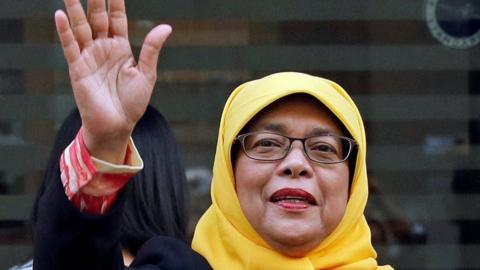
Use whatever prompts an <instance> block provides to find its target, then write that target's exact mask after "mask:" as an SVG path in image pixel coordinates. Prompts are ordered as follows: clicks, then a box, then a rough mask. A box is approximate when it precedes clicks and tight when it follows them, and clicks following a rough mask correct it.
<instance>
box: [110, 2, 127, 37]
mask: <svg viewBox="0 0 480 270" xmlns="http://www.w3.org/2000/svg"><path fill="white" fill-rule="evenodd" d="M108 13H109V14H108V15H109V18H110V21H109V28H110V29H109V30H110V35H111V36H121V37H124V38H128V22H127V13H126V12H125V1H124V0H110V1H109V7H108Z"/></svg>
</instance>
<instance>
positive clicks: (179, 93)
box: [0, 0, 480, 269]
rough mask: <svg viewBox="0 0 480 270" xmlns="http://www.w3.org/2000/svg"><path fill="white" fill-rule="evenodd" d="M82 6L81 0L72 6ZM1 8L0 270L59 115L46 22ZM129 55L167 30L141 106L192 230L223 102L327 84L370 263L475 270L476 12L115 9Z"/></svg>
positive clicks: (478, 200)
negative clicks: (356, 116) (343, 117)
mask: <svg viewBox="0 0 480 270" xmlns="http://www.w3.org/2000/svg"><path fill="white" fill-rule="evenodd" d="M83 2H86V1H83ZM58 8H63V3H62V1H60V0H38V1H36V0H1V1H0V269H5V268H7V267H8V266H11V265H13V264H16V263H20V262H22V261H23V260H24V259H26V258H28V257H29V256H30V255H31V238H30V234H29V230H28V219H29V214H30V208H31V204H32V202H33V198H34V194H35V192H36V189H37V187H38V185H39V183H40V180H41V176H42V173H43V171H42V170H43V167H44V166H45V164H46V159H47V156H48V154H49V149H50V146H51V144H52V142H53V138H54V135H55V133H56V130H57V129H58V127H59V123H60V122H61V121H62V120H63V118H64V117H65V116H66V115H67V114H68V112H69V111H70V110H71V108H73V106H74V101H73V98H72V95H71V90H70V85H69V81H68V71H67V69H66V64H65V61H64V59H63V54H62V51H61V48H60V46H59V43H58V39H57V37H56V33H55V27H54V22H53V13H54V11H55V10H56V9H58ZM127 10H128V15H129V19H130V21H129V28H130V39H131V41H132V43H133V46H134V50H135V51H136V52H138V49H139V48H138V46H139V45H140V44H141V43H142V41H143V37H144V36H145V34H146V33H147V32H148V30H149V29H151V28H152V27H153V26H154V25H156V24H158V23H161V22H165V23H169V24H171V25H172V26H173V28H174V32H173V35H172V36H171V37H170V39H169V41H168V43H167V47H166V48H165V49H164V50H163V51H162V55H161V60H160V67H159V76H158V83H157V84H156V91H155V94H154V97H153V99H152V104H153V105H154V106H155V107H157V108H158V109H159V110H160V111H161V112H162V113H163V114H164V115H165V116H166V118H167V119H168V120H169V123H170V125H171V127H172V128H173V130H174V132H175V136H176V138H177V141H178V143H179V144H180V147H181V151H182V157H183V160H184V163H185V166H186V168H187V176H188V178H189V183H190V186H191V196H192V210H191V213H192V218H193V221H192V228H193V226H194V222H195V221H196V218H198V216H199V215H200V214H201V213H202V212H203V211H204V209H205V208H206V207H208V205H209V184H210V177H211V166H212V161H213V155H214V149H215V143H216V138H217V126H218V122H219V119H220V113H221V111H222V107H223V104H224V102H225V101H226V98H227V97H228V95H229V93H230V92H231V91H232V90H233V89H234V88H235V87H236V86H237V85H238V84H240V83H242V82H244V81H246V80H250V79H253V78H257V77H261V76H264V75H267V74H270V73H273V72H277V71H289V70H294V71H302V72H307V73H311V74H315V75H319V76H324V77H327V78H330V79H332V80H334V81H336V82H338V83H339V84H340V85H342V86H344V88H345V89H347V91H349V92H350V93H351V94H352V96H353V99H354V100H355V102H356V103H357V104H358V106H359V108H360V111H361V112H362V114H363V117H364V120H365V123H366V129H367V140H368V143H369V148H368V168H369V179H370V185H371V189H370V190H371V196H370V199H369V203H368V208H367V213H366V214H367V218H368V220H369V223H370V225H371V228H372V237H373V241H374V244H375V248H376V249H377V251H378V253H379V261H380V263H389V264H392V265H393V266H395V267H396V269H480V256H479V254H480V229H479V228H480V211H479V208H480V147H479V143H480V58H479V56H480V45H478V43H479V42H480V1H477V0H426V1H422V0H363V1H354V0H349V1H346V0H335V1H334V0H322V1H319V0H297V1H287V0H263V1H254V0H243V1H218V0H203V1H195V0H182V1H174V0H168V1H167V0H136V1H133V0H130V1H127Z"/></svg>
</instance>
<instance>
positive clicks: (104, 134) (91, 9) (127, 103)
mask: <svg viewBox="0 0 480 270" xmlns="http://www.w3.org/2000/svg"><path fill="white" fill-rule="evenodd" d="M64 1H65V6H66V9H67V12H68V16H69V18H68V17H67V15H66V14H65V13H64V12H63V11H57V12H56V13H55V23H56V26H57V32H58V34H59V37H60V41H61V42H62V48H63V51H64V55H65V58H66V60H67V63H68V67H69V73H70V79H71V82H72V88H73V94H74V96H75V101H76V103H77V106H78V109H79V111H80V114H81V117H82V125H83V128H84V130H85V131H84V137H85V140H86V143H87V146H89V147H91V148H93V149H96V148H98V146H100V148H102V145H104V144H105V143H108V144H113V146H115V143H116V142H119V143H118V144H120V145H121V144H122V142H123V144H125V141H126V140H127V139H128V136H129V135H130V133H131V132H132V130H133V127H134V126H135V124H136V122H137V121H138V120H139V119H140V117H141V116H142V115H143V113H144V112H145V109H146V107H147V104H148V103H149V100H150V97H151V94H152V91H153V86H154V84H155V80H156V67H157V61H158V55H159V53H160V49H161V48H162V46H163V43H164V42H165V40H166V39H167V37H168V35H169V34H170V32H171V28H170V27H169V26H166V25H159V26H157V27H155V28H154V29H153V30H152V31H150V33H148V35H147V37H146V38H145V42H144V44H143V46H142V49H141V51H140V56H139V61H138V64H136V62H135V59H134V57H133V55H132V51H131V47H130V43H129V41H128V31H127V17H126V13H125V3H124V0H109V1H108V12H107V7H106V4H105V1H104V0H88V10H87V16H86V15H85V12H84V10H83V8H82V5H81V4H80V1H79V0H64ZM69 19H70V21H69ZM126 138H127V139H126ZM115 140H116V141H115ZM90 150H92V149H90ZM101 150H102V149H100V151H98V152H102V151H101Z"/></svg>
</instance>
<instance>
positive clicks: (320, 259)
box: [192, 72, 392, 270]
mask: <svg viewBox="0 0 480 270" xmlns="http://www.w3.org/2000/svg"><path fill="white" fill-rule="evenodd" d="M295 93H306V94H309V95H311V96H313V97H315V98H317V99H318V100H319V101H320V102H322V103H323V104H325V105H326V106H327V107H328V108H329V109H330V110H331V111H332V112H333V113H334V114H335V115H336V116H337V118H338V119H340V121H341V122H342V123H343V125H344V126H345V127H346V128H347V130H348V131H349V132H350V134H351V135H352V136H353V139H355V141H357V143H358V155H357V160H356V166H355V173H354V175H353V182H352V187H351V190H350V197H349V201H348V204H347V208H346V211H345V215H344V217H343V219H342V221H341V222H340V224H339V225H338V226H337V228H336V229H335V230H334V231H333V232H332V233H331V234H330V235H329V236H328V237H327V238H326V239H325V240H324V241H323V242H322V243H321V244H320V245H319V246H318V247H316V248H315V249H314V250H312V251H311V252H310V253H309V254H307V255H306V256H305V257H302V258H293V257H287V256H284V255H282V254H280V253H278V252H277V251H275V250H273V249H272V248H271V247H269V246H268V244H267V243H266V242H265V241H264V240H263V239H262V238H261V236H260V235H259V234H258V233H257V232H256V231H255V230H254V229H253V227H252V226H251V225H250V223H249V222H248V220H247V219H246V217H245V216H244V214H243V212H242V210H241V208H240V203H239V200H238V198H237V195H236V192H235V178H234V176H233V170H232V163H231V159H230V151H231V148H232V143H233V141H234V139H235V137H236V136H237V135H238V133H239V132H240V131H241V130H242V128H243V127H244V126H245V125H246V124H247V123H248V122H249V121H250V119H252V118H253V117H254V116H255V115H256V114H257V113H258V112H260V111H261V110H262V109H263V108H265V107H266V106H268V105H269V104H271V103H273V102H274V101H275V100H278V99H279V98H282V97H284V96H287V95H291V94H295ZM365 156H366V140H365V130H364V127H363V122H362V118H361V116H360V113H359V112H358V109H357V107H356V106H355V104H354V102H353V101H352V100H351V98H350V97H349V95H348V94H347V93H346V92H345V90H343V89H342V87H340V86H339V85H338V84H336V83H334V82H332V81H329V80H326V79H323V78H319V77H314V76H310V75H307V74H302V73H296V72H284V73H277V74H273V75H270V76H267V77H265V78H262V79H259V80H255V81H250V82H247V83H244V84H242V85H241V86H239V87H238V88H237V89H235V90H234V91H233V92H232V94H231V95H230V97H229V99H228V101H227V103H226V104H225V108H224V110H223V114H222V119H221V122H220V128H219V135H218V141H217V150H216V154H215V161H214V165H213V180H212V188H211V197H212V205H211V206H210V208H209V209H208V210H207V211H206V212H205V214H204V215H203V216H202V218H201V219H200V221H199V223H198V225H197V227H196V230H195V235H194V238H193V243H192V247H193V249H194V250H196V251H197V252H199V253H200V254H202V255H203V256H204V257H205V258H206V259H207V260H208V262H209V263H210V265H212V267H213V268H214V269H229V270H230V269H232V270H236V269H239V270H240V269H275V270H279V269H285V270H290V269H291V270H302V269H352V270H353V269H355V270H360V269H392V268H391V267H389V266H384V267H380V266H377V261H376V260H375V258H376V252H375V250H374V249H373V247H372V244H371V242H370V229H369V227H368V225H367V223H366V221H365V217H364V215H363V211H364V209H365V205H366V203H367V197H368V187H367V170H366V162H365Z"/></svg>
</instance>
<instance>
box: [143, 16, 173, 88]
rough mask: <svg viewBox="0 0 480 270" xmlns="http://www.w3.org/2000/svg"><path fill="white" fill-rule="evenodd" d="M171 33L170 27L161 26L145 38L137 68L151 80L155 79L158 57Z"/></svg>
mask: <svg viewBox="0 0 480 270" xmlns="http://www.w3.org/2000/svg"><path fill="white" fill-rule="evenodd" d="M171 32H172V27H171V26H170V25H166V24H163V25H159V26H157V27H155V28H153V29H152V30H151V31H150V32H149V33H148V35H147V36H146V37H145V41H144V42H143V45H142V49H141V51H140V57H139V59H138V68H139V70H140V71H141V72H142V73H143V74H145V76H147V78H149V79H151V80H153V79H155V78H156V75H157V63H158V55H159V54H160V50H161V49H162V47H163V44H165V41H166V40H167V38H168V36H169V35H170V33H171Z"/></svg>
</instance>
